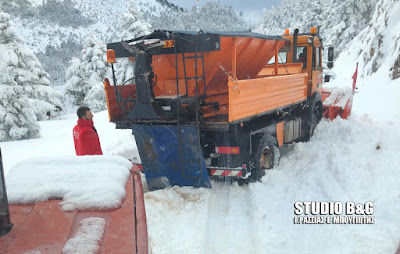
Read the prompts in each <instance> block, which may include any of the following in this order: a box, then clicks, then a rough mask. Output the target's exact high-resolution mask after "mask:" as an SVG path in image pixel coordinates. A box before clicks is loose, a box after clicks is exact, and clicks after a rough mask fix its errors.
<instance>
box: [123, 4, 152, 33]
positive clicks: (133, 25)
mask: <svg viewBox="0 0 400 254" xmlns="http://www.w3.org/2000/svg"><path fill="white" fill-rule="evenodd" d="M150 29H151V26H150V24H149V23H147V22H146V21H145V20H143V19H142V14H141V13H140V12H139V11H138V9H137V7H136V1H135V0H131V2H130V4H129V7H128V12H127V13H124V14H123V15H122V19H121V21H120V23H119V25H118V31H121V35H120V39H121V40H130V39H134V38H137V37H139V36H143V35H146V34H148V33H150Z"/></svg>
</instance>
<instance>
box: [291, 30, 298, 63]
mask: <svg viewBox="0 0 400 254" xmlns="http://www.w3.org/2000/svg"><path fill="white" fill-rule="evenodd" d="M298 36H299V29H295V30H294V34H293V50H292V52H293V55H292V62H293V63H297V37H298Z"/></svg>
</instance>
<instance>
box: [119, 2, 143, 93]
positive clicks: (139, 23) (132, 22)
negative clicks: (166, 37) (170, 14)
mask: <svg viewBox="0 0 400 254" xmlns="http://www.w3.org/2000/svg"><path fill="white" fill-rule="evenodd" d="M150 30H151V26H150V24H149V23H147V22H146V21H145V20H143V19H142V14H141V13H140V12H139V11H138V9H137V8H136V1H135V0H132V1H131V2H130V4H129V8H128V12H127V13H124V14H123V15H122V19H121V21H120V23H119V25H118V31H121V34H120V40H130V39H134V38H138V37H140V36H143V35H146V34H149V33H150ZM115 75H116V78H117V85H122V84H123V83H124V82H125V81H128V80H130V79H132V78H133V76H134V65H133V63H132V62H131V61H130V60H129V59H126V58H124V59H121V60H119V61H118V63H117V64H116V65H115ZM131 83H133V82H131Z"/></svg>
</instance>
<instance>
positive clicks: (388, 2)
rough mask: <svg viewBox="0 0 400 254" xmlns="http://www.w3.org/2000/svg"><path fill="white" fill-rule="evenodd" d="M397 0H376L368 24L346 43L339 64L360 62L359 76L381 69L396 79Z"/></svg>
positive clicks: (399, 49) (399, 67)
mask: <svg viewBox="0 0 400 254" xmlns="http://www.w3.org/2000/svg"><path fill="white" fill-rule="evenodd" d="M399 9H400V2H399V1H398V0H380V1H379V2H378V3H377V5H376V9H375V12H374V15H373V17H372V20H371V21H370V23H369V25H368V26H367V27H366V28H365V29H364V30H363V31H362V32H361V33H360V34H359V35H358V36H357V37H356V38H355V39H354V40H353V41H352V42H351V43H349V44H348V45H347V49H346V50H345V51H344V53H343V54H342V55H341V56H340V57H339V59H338V60H337V61H339V64H345V63H346V62H349V61H357V62H359V63H360V68H359V69H360V72H359V74H360V76H361V77H365V76H369V75H372V74H374V73H376V72H379V71H381V72H383V73H384V75H386V74H387V75H389V76H390V77H391V78H392V79H396V78H400V30H399V29H398V27H400V20H399V19H398V11H399Z"/></svg>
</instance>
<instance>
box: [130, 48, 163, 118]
mask: <svg viewBox="0 0 400 254" xmlns="http://www.w3.org/2000/svg"><path fill="white" fill-rule="evenodd" d="M151 62H152V56H151V55H150V54H147V53H143V52H138V53H136V54H135V84H136V98H137V103H136V104H135V105H134V106H133V109H132V111H131V112H130V113H129V115H128V118H131V119H156V118H157V117H158V116H159V114H157V112H158V113H160V111H161V109H160V108H159V107H158V106H157V105H155V103H154V100H153V95H152V88H151V86H152V82H153V77H154V73H153V68H152V67H151Z"/></svg>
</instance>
